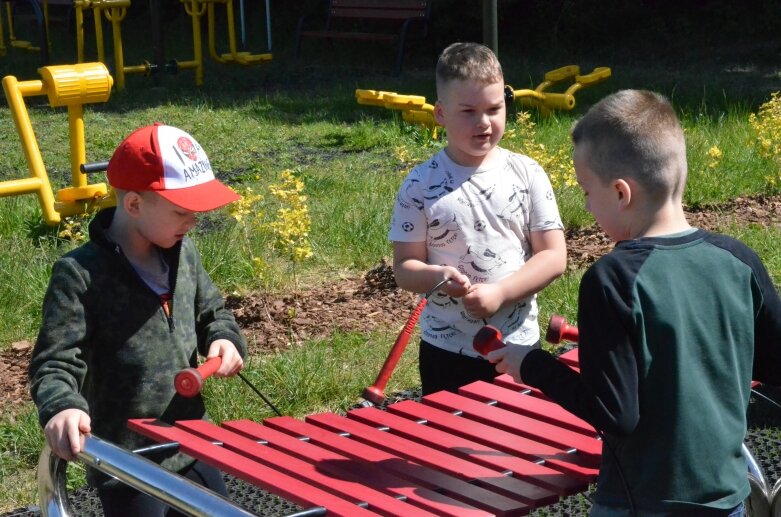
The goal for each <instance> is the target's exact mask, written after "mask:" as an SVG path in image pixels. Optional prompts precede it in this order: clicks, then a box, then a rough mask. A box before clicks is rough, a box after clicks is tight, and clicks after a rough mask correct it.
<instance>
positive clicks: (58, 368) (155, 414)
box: [29, 208, 247, 486]
mask: <svg viewBox="0 0 781 517" xmlns="http://www.w3.org/2000/svg"><path fill="white" fill-rule="evenodd" d="M113 213H114V209H113V208H111V209H106V210H103V211H101V212H100V213H99V214H98V215H97V216H96V217H95V219H94V220H93V221H92V223H91V224H90V227H89V234H90V242H88V243H86V244H84V245H83V246H81V247H79V248H77V249H75V250H73V251H72V252H70V253H68V254H66V255H64V256H63V257H62V258H60V259H59V260H57V262H56V263H55V264H54V266H53V269H52V273H51V278H50V280H49V286H48V289H47V292H46V296H45V297H44V301H43V316H42V322H41V328H40V332H39V334H38V339H37V341H36V343H35V348H34V350H33V357H32V359H31V362H30V371H29V375H30V391H31V394H32V398H33V401H34V402H35V404H36V405H37V406H38V413H39V420H40V423H41V425H42V426H43V425H45V424H46V422H48V421H49V419H50V418H51V417H53V416H54V415H55V414H57V413H58V412H60V411H62V410H64V409H69V408H78V409H82V410H84V411H86V412H87V413H88V414H89V415H90V417H91V419H92V432H93V433H94V434H95V435H96V436H98V437H100V438H102V439H105V440H108V441H110V442H113V443H115V444H117V445H120V446H122V447H125V448H126V449H130V450H133V449H136V448H138V447H141V446H144V445H147V444H149V441H148V440H146V439H144V438H142V437H141V436H140V435H137V434H136V433H134V432H132V431H130V430H129V429H128V428H127V420H128V419H129V418H159V419H161V420H163V421H166V422H169V423H172V422H174V421H176V420H183V419H201V418H206V410H205V407H204V403H203V399H202V398H201V397H200V396H197V397H194V398H189V399H188V398H184V397H182V396H180V395H178V394H177V393H176V390H175V389H174V376H175V375H176V373H177V372H178V371H180V370H181V369H183V368H188V367H192V366H196V365H197V363H196V361H197V357H198V354H199V353H200V354H201V355H205V354H206V353H207V351H208V347H209V345H210V344H211V343H212V342H213V341H214V340H215V339H220V338H223V339H228V340H230V341H231V342H233V344H234V345H236V348H237V349H238V351H239V353H240V354H241V355H242V356H244V355H245V353H246V350H247V345H246V341H245V339H244V337H243V335H242V333H241V331H240V329H239V327H238V325H237V324H236V321H235V320H234V318H233V315H232V314H231V312H230V311H229V310H228V309H226V308H225V306H224V301H223V297H222V295H221V293H220V292H219V291H218V289H217V288H216V287H215V286H214V285H213V284H212V282H211V280H210V279H209V276H208V274H207V273H206V271H205V270H204V268H203V265H202V264H201V261H200V256H199V254H198V252H197V250H196V249H195V246H194V244H193V242H192V241H191V240H190V239H189V238H185V239H184V240H183V241H182V242H181V243H179V244H177V245H176V246H174V247H173V248H170V249H167V250H163V253H164V255H165V257H166V260H167V261H168V264H169V266H170V271H171V273H170V274H171V276H170V278H169V281H170V283H169V285H171V286H173V288H172V291H173V292H172V295H173V297H172V300H171V301H169V307H170V317H169V316H167V315H166V312H165V311H164V310H163V305H162V302H161V299H160V298H159V297H158V296H157V295H156V294H155V293H154V291H152V289H150V288H149V287H148V286H147V285H146V283H144V281H143V280H142V279H141V277H140V276H139V275H138V274H137V273H136V271H135V269H133V267H132V266H131V265H130V263H129V262H128V260H127V258H126V257H125V255H124V254H123V252H122V250H121V248H120V247H119V246H118V245H116V244H114V243H112V242H110V241H109V240H108V239H107V237H106V235H105V230H106V228H107V227H108V226H109V225H110V223H111V219H112V217H113ZM153 459H155V460H156V461H158V462H162V464H163V466H165V467H167V468H169V469H171V470H181V469H182V468H184V467H186V466H188V465H189V464H190V463H191V462H192V460H191V459H190V458H188V457H186V456H184V455H182V454H174V455H173V456H172V455H171V453H169V454H168V457H157V458H153ZM96 474H97V473H95V472H92V473H91V475H90V476H88V477H89V479H90V482H91V484H93V485H98V486H103V485H104V481H105V478H104V477H103V476H97V477H96Z"/></svg>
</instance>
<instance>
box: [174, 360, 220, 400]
mask: <svg viewBox="0 0 781 517" xmlns="http://www.w3.org/2000/svg"><path fill="white" fill-rule="evenodd" d="M221 364H222V358H221V357H212V358H211V359H208V360H206V362H204V363H203V364H202V365H201V366H199V367H198V368H185V369H184V370H182V371H180V372H179V373H177V374H176V377H174V386H175V387H176V392H177V393H178V394H179V395H181V396H183V397H187V398H192V397H194V396H196V395H197V394H199V393H200V392H201V388H203V381H205V380H206V379H208V378H209V377H210V376H211V375H212V374H213V373H214V372H216V371H217V370H219V369H220V365H221Z"/></svg>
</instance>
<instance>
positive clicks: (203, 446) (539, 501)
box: [129, 350, 602, 517]
mask: <svg viewBox="0 0 781 517" xmlns="http://www.w3.org/2000/svg"><path fill="white" fill-rule="evenodd" d="M561 359H562V360H563V361H565V362H567V363H568V364H570V365H572V366H574V367H577V366H576V365H577V351H576V350H575V351H572V352H569V353H567V354H564V355H563V356H562V357H561ZM129 425H130V427H131V429H133V430H135V431H137V432H139V433H141V434H143V435H145V436H148V437H150V438H152V439H154V440H156V441H160V442H178V443H179V446H180V450H181V451H182V452H185V453H186V454H189V455H191V456H193V457H195V458H197V459H199V460H202V461H204V462H206V463H209V464H211V465H213V466H215V467H217V468H219V469H221V470H222V471H224V472H226V473H228V474H231V475H233V476H235V477H237V478H239V479H243V480H244V481H247V482H249V483H252V484H254V485H256V486H258V487H260V488H262V489H264V490H267V491H269V492H272V493H274V494H277V495H279V496H281V497H283V498H285V499H287V500H289V501H291V502H294V503H296V504H298V505H301V506H303V507H312V506H322V507H325V508H327V510H328V514H329V515H344V516H349V517H353V516H361V515H402V516H405V517H407V516H417V515H438V516H473V515H474V516H476V515H525V514H528V513H529V512H530V511H531V510H532V509H534V508H537V507H541V506H545V505H548V504H552V503H555V502H557V501H559V498H560V497H563V496H567V495H571V494H575V493H578V492H581V491H583V490H585V489H587V487H588V485H589V483H591V482H593V481H595V480H596V476H597V473H598V466H599V458H600V453H601V450H602V446H601V442H600V441H599V440H598V439H597V437H596V434H597V433H596V432H595V431H594V429H593V427H591V426H590V425H589V424H587V423H586V422H584V421H582V420H580V419H579V418H577V417H575V416H573V415H572V414H570V413H568V412H567V411H565V410H564V409H563V408H561V407H560V406H558V405H557V404H555V403H553V402H551V401H549V400H547V399H546V398H545V397H544V396H543V395H542V394H541V393H540V392H539V391H537V390H536V389H534V388H531V387H529V386H524V385H519V384H516V383H514V382H513V381H512V378H511V377H510V376H508V375H502V376H500V377H497V378H496V380H495V382H494V384H489V383H485V382H475V383H472V384H469V385H467V386H464V387H463V388H461V390H460V391H459V393H458V394H454V393H449V392H444V391H443V392H439V393H434V394H432V395H429V396H426V397H424V398H423V399H422V400H421V401H420V402H415V401H411V400H407V401H402V402H397V403H395V404H391V405H389V406H388V408H387V411H382V410H380V409H377V408H373V407H364V408H359V409H353V410H351V411H348V412H347V414H346V415H345V416H341V415H337V414H335V413H322V414H315V415H310V416H308V417H306V418H305V419H304V420H299V419H295V418H292V417H274V418H268V419H266V420H264V421H263V423H262V424H261V423H257V422H253V421H250V420H237V421H231V422H223V423H222V425H221V426H217V425H214V424H212V423H210V422H205V421H200V420H194V421H179V422H176V424H175V425H173V426H170V425H167V424H163V423H161V422H159V421H156V420H149V419H137V420H131V421H130V422H129Z"/></svg>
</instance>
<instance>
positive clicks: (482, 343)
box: [472, 325, 506, 355]
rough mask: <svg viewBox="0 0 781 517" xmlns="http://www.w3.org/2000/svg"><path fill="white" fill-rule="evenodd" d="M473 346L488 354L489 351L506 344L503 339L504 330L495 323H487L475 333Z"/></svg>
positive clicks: (481, 352) (479, 351)
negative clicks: (494, 324)
mask: <svg viewBox="0 0 781 517" xmlns="http://www.w3.org/2000/svg"><path fill="white" fill-rule="evenodd" d="M472 346H473V347H474V349H475V350H476V351H477V352H478V353H479V354H481V355H488V353H489V352H493V351H494V350H496V349H497V348H502V347H503V346H506V345H505V344H504V341H502V332H501V331H500V330H499V329H498V328H496V327H494V326H493V325H485V326H484V327H483V328H481V329H480V330H478V331H477V334H475V337H474V339H473V340H472Z"/></svg>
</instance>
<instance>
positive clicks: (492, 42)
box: [483, 0, 499, 57]
mask: <svg viewBox="0 0 781 517" xmlns="http://www.w3.org/2000/svg"><path fill="white" fill-rule="evenodd" d="M497 11H498V9H497V6H496V0H483V44H484V45H485V46H486V47H488V48H490V49H491V50H493V51H494V54H496V56H497V57H499V34H498V32H499V29H498V14H497Z"/></svg>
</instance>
